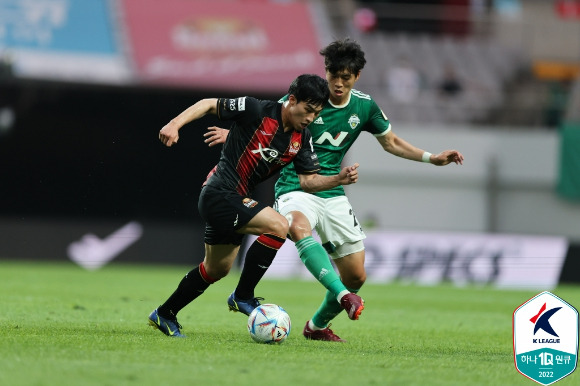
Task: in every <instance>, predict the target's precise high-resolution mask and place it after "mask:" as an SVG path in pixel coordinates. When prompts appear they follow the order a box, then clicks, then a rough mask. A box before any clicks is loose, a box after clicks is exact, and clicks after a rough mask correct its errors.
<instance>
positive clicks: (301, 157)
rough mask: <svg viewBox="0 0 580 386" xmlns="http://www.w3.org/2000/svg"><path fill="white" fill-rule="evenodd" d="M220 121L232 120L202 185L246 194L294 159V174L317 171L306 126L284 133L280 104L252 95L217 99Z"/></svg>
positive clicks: (316, 163)
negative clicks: (215, 159)
mask: <svg viewBox="0 0 580 386" xmlns="http://www.w3.org/2000/svg"><path fill="white" fill-rule="evenodd" d="M217 103H218V106H217V115H218V118H219V119H220V120H232V121H234V124H233V125H232V127H231V128H230V132H229V134H228V137H227V140H226V143H225V144H224V147H223V149H222V152H221V156H220V160H219V163H218V164H217V165H216V167H214V168H213V169H212V171H211V172H210V173H209V175H208V178H207V180H206V181H205V183H204V185H211V186H213V187H216V188H226V189H232V190H235V191H237V192H238V193H239V194H240V195H248V194H249V193H250V192H252V191H253V190H254V188H255V187H256V185H257V184H259V183H260V182H262V181H264V180H266V179H267V178H268V177H270V176H271V175H272V174H274V173H275V172H277V171H278V170H280V169H281V168H283V167H284V166H286V165H288V164H289V163H291V162H294V167H295V168H296V172H297V173H298V174H313V173H317V172H318V171H319V170H320V166H319V164H318V157H317V156H316V153H315V152H314V149H313V146H312V136H311V135H310V131H308V129H304V130H303V131H301V132H299V131H295V130H292V131H289V132H284V126H283V125H282V104H281V103H279V102H274V101H262V100H258V99H256V98H252V97H241V98H234V99H229V98H220V99H218V102H217Z"/></svg>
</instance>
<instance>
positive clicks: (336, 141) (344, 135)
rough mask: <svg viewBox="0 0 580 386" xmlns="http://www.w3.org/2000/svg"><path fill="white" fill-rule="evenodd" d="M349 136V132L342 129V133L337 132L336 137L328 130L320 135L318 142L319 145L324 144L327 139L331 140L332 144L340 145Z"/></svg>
mask: <svg viewBox="0 0 580 386" xmlns="http://www.w3.org/2000/svg"><path fill="white" fill-rule="evenodd" d="M347 137H348V132H346V131H341V132H340V133H338V134H336V136H335V137H333V136H332V134H330V133H329V132H328V131H325V132H324V133H322V135H321V136H320V137H318V139H317V140H316V143H317V144H318V145H321V144H323V143H324V142H325V141H328V142H330V144H331V145H332V146H336V147H338V146H340V145H342V144H343V142H344V140H345V139H346V138H347Z"/></svg>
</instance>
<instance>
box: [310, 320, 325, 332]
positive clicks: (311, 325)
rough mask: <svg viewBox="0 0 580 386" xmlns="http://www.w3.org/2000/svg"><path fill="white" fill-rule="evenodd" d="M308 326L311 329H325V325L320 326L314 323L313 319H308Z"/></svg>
mask: <svg viewBox="0 0 580 386" xmlns="http://www.w3.org/2000/svg"><path fill="white" fill-rule="evenodd" d="M308 328H309V329H311V330H314V331H316V330H324V327H318V326H317V325H316V324H314V323H312V319H311V320H309V321H308Z"/></svg>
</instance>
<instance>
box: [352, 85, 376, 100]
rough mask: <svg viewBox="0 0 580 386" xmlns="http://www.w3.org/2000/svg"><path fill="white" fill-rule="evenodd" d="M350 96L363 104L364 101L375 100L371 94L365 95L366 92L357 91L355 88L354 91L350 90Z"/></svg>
mask: <svg viewBox="0 0 580 386" xmlns="http://www.w3.org/2000/svg"><path fill="white" fill-rule="evenodd" d="M350 95H351V96H352V97H353V98H355V99H357V100H360V101H363V102H364V101H369V102H370V101H372V100H373V98H372V97H371V96H370V95H369V94H365V93H364V92H362V91H359V90H356V89H354V88H353V89H352V90H350Z"/></svg>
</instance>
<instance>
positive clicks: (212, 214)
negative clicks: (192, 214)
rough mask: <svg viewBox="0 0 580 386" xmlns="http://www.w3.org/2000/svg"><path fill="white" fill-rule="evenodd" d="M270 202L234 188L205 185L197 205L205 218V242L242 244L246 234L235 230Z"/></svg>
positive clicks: (212, 243) (211, 243)
mask: <svg viewBox="0 0 580 386" xmlns="http://www.w3.org/2000/svg"><path fill="white" fill-rule="evenodd" d="M267 206H268V205H266V204H264V203H261V202H258V201H256V200H254V199H252V198H250V197H244V196H240V195H239V194H238V193H237V192H233V191H231V190H223V189H216V188H213V187H211V186H204V187H203V189H201V194H200V195H199V201H198V204H197V207H198V209H199V214H200V215H201V217H202V218H203V220H204V221H205V243H206V244H209V245H224V244H234V245H241V244H242V239H243V238H244V235H243V234H241V233H236V230H238V229H240V228H242V227H243V226H244V225H246V224H247V223H249V222H250V220H252V219H253V218H254V217H255V216H256V215H257V214H258V213H259V212H260V211H261V210H262V209H264V208H266V207H267Z"/></svg>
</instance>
